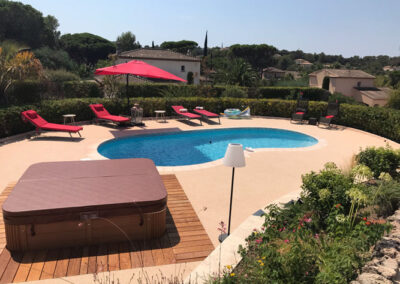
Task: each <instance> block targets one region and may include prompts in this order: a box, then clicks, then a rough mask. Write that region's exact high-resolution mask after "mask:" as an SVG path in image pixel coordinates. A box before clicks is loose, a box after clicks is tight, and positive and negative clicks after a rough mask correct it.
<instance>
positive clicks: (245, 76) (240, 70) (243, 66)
mask: <svg viewBox="0 0 400 284" xmlns="http://www.w3.org/2000/svg"><path fill="white" fill-rule="evenodd" d="M257 77H258V76H257V73H256V72H255V71H254V70H253V68H252V67H251V65H250V64H249V63H247V62H246V61H245V60H243V59H241V58H236V59H233V60H232V61H230V63H229V65H228V66H227V68H226V69H223V70H219V71H218V73H217V77H216V81H217V82H219V83H223V84H225V85H239V86H246V87H250V86H254V85H255V84H256V81H257Z"/></svg>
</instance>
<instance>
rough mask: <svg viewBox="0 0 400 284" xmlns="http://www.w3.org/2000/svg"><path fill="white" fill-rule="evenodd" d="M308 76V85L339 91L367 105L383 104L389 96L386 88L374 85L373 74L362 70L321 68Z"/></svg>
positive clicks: (332, 91) (331, 91)
mask: <svg viewBox="0 0 400 284" xmlns="http://www.w3.org/2000/svg"><path fill="white" fill-rule="evenodd" d="M308 76H309V85H310V87H317V88H323V89H326V90H328V91H329V92H330V93H331V94H333V93H341V94H343V95H345V96H348V97H352V98H354V99H355V100H356V101H359V102H362V103H364V104H366V105H368V106H384V105H386V103H387V101H388V99H389V96H390V92H389V91H388V90H387V89H385V88H376V87H375V83H374V80H375V76H372V75H370V74H368V73H366V72H364V71H362V70H348V69H322V70H318V71H315V72H313V73H310V74H309V75H308Z"/></svg>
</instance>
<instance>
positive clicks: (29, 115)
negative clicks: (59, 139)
mask: <svg viewBox="0 0 400 284" xmlns="http://www.w3.org/2000/svg"><path fill="white" fill-rule="evenodd" d="M21 117H22V120H23V121H24V122H30V123H32V124H33V126H35V127H36V133H37V134H38V135H39V134H40V131H62V132H69V135H70V136H71V137H72V135H71V133H78V134H79V137H81V134H80V133H79V131H81V130H82V129H83V127H81V126H74V125H64V124H56V123H48V122H47V121H46V120H44V119H43V118H42V117H41V116H40V115H38V114H37V112H36V111H34V110H27V111H23V112H22V113H21Z"/></svg>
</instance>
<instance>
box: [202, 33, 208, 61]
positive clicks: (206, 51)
mask: <svg viewBox="0 0 400 284" xmlns="http://www.w3.org/2000/svg"><path fill="white" fill-rule="evenodd" d="M207 32H208V31H206V39H205V40H204V50H203V55H204V56H207V53H208V50H207Z"/></svg>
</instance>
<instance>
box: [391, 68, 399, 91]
mask: <svg viewBox="0 0 400 284" xmlns="http://www.w3.org/2000/svg"><path fill="white" fill-rule="evenodd" d="M389 78H390V85H391V86H392V87H393V88H400V71H393V72H390V73H389Z"/></svg>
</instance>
